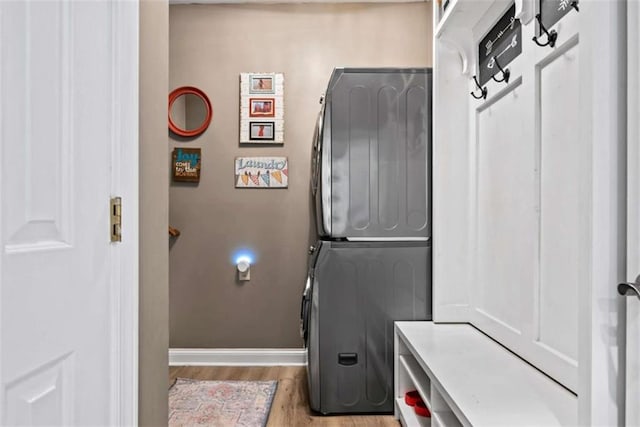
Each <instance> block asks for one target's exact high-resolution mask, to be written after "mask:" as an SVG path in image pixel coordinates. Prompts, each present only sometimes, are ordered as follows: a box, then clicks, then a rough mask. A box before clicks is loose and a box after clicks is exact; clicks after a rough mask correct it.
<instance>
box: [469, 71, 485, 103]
mask: <svg viewBox="0 0 640 427" xmlns="http://www.w3.org/2000/svg"><path fill="white" fill-rule="evenodd" d="M473 81H475V82H476V87H477V88H478V89H480V95H476V94H475V93H473V92H471V96H473V97H474V98H475V99H487V88H486V87H482V86H480V83H478V78H477V77H476V76H473Z"/></svg>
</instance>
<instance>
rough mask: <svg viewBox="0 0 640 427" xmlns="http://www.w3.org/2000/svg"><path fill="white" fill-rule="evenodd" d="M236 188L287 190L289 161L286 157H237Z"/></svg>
mask: <svg viewBox="0 0 640 427" xmlns="http://www.w3.org/2000/svg"><path fill="white" fill-rule="evenodd" d="M235 183H236V188H287V187H288V186H289V161H288V159H287V158H286V157H236V160H235Z"/></svg>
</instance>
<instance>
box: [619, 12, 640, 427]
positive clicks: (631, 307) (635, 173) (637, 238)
mask: <svg viewBox="0 0 640 427" xmlns="http://www.w3.org/2000/svg"><path fill="white" fill-rule="evenodd" d="M627 16H628V21H627V38H628V41H627V46H628V49H627V54H628V61H627V64H628V73H627V78H628V91H627V94H628V98H627V101H628V110H627V117H628V121H627V123H628V130H627V278H626V280H628V281H629V282H634V281H636V277H637V276H638V275H640V170H639V169H638V166H639V165H640V143H639V142H640V125H639V124H638V117H639V116H640V85H639V84H638V81H639V79H638V73H639V72H640V52H639V48H638V46H640V44H639V43H640V30H639V29H638V25H640V5H639V4H638V2H635V1H630V2H629V3H628V6H627ZM632 287H633V285H631V286H625V285H621V286H620V287H619V288H620V290H621V291H623V292H624V293H625V294H628V296H627V297H626V298H625V299H626V305H627V319H626V328H627V351H626V375H625V377H626V399H625V406H626V414H625V415H626V425H628V426H640V398H639V396H640V294H636V292H634V291H633V289H632ZM638 287H640V283H639V284H636V289H637V288H638Z"/></svg>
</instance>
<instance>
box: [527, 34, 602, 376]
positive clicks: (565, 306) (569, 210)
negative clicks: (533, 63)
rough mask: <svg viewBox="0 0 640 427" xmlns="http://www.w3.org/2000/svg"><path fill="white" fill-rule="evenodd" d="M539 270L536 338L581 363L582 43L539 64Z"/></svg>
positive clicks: (583, 194)
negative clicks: (580, 106) (580, 100)
mask: <svg viewBox="0 0 640 427" xmlns="http://www.w3.org/2000/svg"><path fill="white" fill-rule="evenodd" d="M538 78H539V86H538V87H539V91H540V112H539V115H540V271H539V278H540V282H539V290H538V292H539V300H538V307H537V318H536V323H537V324H536V326H537V336H536V337H535V340H536V341H538V342H539V343H541V344H542V345H544V346H548V347H549V348H550V349H552V350H553V351H557V352H559V353H560V354H561V355H562V356H566V357H567V358H569V359H571V360H572V361H573V362H574V364H577V358H578V334H577V332H578V306H577V304H576V303H575V296H576V295H577V293H578V280H579V277H580V271H581V270H582V271H586V270H587V269H588V268H589V266H588V265H584V263H581V262H580V261H581V260H580V259H579V256H578V254H579V253H580V238H581V236H584V235H586V234H587V233H588V230H587V229H585V227H584V223H582V222H580V221H578V220H577V219H578V218H580V216H581V214H584V213H585V207H586V206H587V203H588V198H587V197H586V196H587V195H586V193H585V191H584V190H585V187H586V185H587V184H588V183H583V182H581V181H582V179H581V178H582V174H581V172H580V159H581V154H580V153H581V150H582V149H583V148H582V147H583V145H582V144H580V140H579V135H578V133H577V129H578V128H579V120H578V106H579V105H578V99H579V87H578V82H579V70H578V45H577V44H575V45H573V46H572V47H571V48H569V49H567V50H566V51H565V52H564V53H563V54H560V55H557V56H556V57H555V58H553V59H552V60H551V61H550V62H549V63H547V64H544V65H543V66H541V67H540V68H539V77H538Z"/></svg>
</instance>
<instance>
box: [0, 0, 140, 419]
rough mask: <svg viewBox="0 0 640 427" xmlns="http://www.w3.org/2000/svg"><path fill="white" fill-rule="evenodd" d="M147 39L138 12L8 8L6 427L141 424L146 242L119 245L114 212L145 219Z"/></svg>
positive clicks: (0, 86) (2, 376)
mask: <svg viewBox="0 0 640 427" xmlns="http://www.w3.org/2000/svg"><path fill="white" fill-rule="evenodd" d="M137 28H138V12H137V4H136V3H135V2H113V3H111V2H107V1H92V2H76V1H68V0H47V1H3V2H0V94H1V98H0V99H1V101H0V134H1V137H0V179H1V185H0V203H1V204H0V206H1V208H0V223H1V226H0V244H1V247H0V251H1V252H0V293H1V298H0V301H1V303H0V314H1V317H0V319H1V320H0V346H1V347H0V348H1V350H0V384H1V393H2V396H1V398H2V400H1V402H2V403H1V404H0V405H1V406H0V417H1V421H0V423H1V424H3V425H12V426H14V425H15V426H18V425H64V426H69V425H122V424H135V423H136V418H135V417H136V416H135V407H136V405H135V402H136V400H137V391H136V386H135V384H136V380H135V378H136V376H137V374H136V371H135V362H134V361H135V355H136V344H135V343H136V336H137V333H134V328H135V325H136V324H137V323H135V318H134V317H133V313H134V312H135V310H137V307H134V305H135V303H134V300H135V289H136V283H137V278H136V276H137V271H136V267H135V266H136V265H137V261H136V260H137V234H136V233H135V230H131V231H134V233H132V234H128V233H129V232H127V233H125V236H123V237H124V240H125V243H123V244H122V245H121V246H114V245H113V244H112V243H111V242H110V208H109V200H110V195H111V193H112V191H113V190H116V191H122V193H120V195H122V196H123V200H124V209H125V210H126V209H130V210H131V211H136V206H137V190H136V188H137V47H136V46H137ZM123 52H127V54H126V55H124V54H123ZM122 159H131V160H132V161H130V160H125V161H124V162H122ZM121 168H125V170H126V172H125V173H124V174H120V172H121ZM132 219H133V218H131V216H130V215H129V214H126V215H125V221H128V224H125V226H127V227H129V228H130V229H131V228H133V229H135V228H136V225H135V224H136V221H133V220H132ZM136 219H137V218H136ZM125 249H126V250H125Z"/></svg>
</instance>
